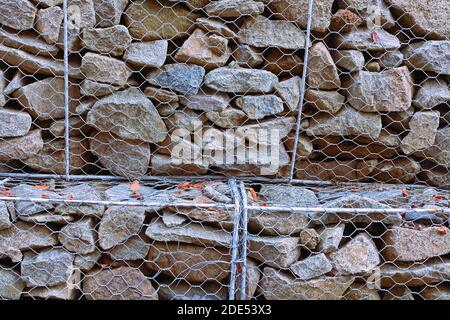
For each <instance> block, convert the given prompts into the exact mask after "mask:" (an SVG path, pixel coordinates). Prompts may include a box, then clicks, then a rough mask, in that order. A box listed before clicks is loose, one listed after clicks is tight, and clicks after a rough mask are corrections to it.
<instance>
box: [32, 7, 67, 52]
mask: <svg viewBox="0 0 450 320" xmlns="http://www.w3.org/2000/svg"><path fill="white" fill-rule="evenodd" d="M63 20H64V12H63V10H62V9H61V8H60V7H57V6H54V7H50V8H44V9H40V10H39V11H38V13H37V16H36V31H37V32H39V34H40V35H41V36H42V38H44V40H45V41H47V43H48V44H56V43H57V42H58V38H59V30H60V28H61V24H62V22H63Z"/></svg>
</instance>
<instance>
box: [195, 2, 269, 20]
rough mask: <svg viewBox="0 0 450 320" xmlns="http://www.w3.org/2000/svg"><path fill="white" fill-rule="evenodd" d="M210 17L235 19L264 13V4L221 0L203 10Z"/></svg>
mask: <svg viewBox="0 0 450 320" xmlns="http://www.w3.org/2000/svg"><path fill="white" fill-rule="evenodd" d="M203 9H204V10H205V11H206V13H207V14H208V16H210V17H222V18H234V17H241V16H247V15H250V16H254V15H258V14H261V13H263V11H264V4H263V3H261V2H257V1H253V0H219V1H213V2H210V3H209V4H207V5H206V6H205V7H204V8H203Z"/></svg>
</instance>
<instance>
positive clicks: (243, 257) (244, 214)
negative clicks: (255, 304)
mask: <svg viewBox="0 0 450 320" xmlns="http://www.w3.org/2000/svg"><path fill="white" fill-rule="evenodd" d="M239 191H240V192H239V194H240V197H241V211H242V216H241V222H240V225H241V232H242V234H241V259H240V260H241V263H242V271H241V295H240V300H247V299H248V298H247V242H248V230H247V225H248V214H247V208H248V202H247V192H246V191H245V183H244V182H243V181H241V182H240V184H239Z"/></svg>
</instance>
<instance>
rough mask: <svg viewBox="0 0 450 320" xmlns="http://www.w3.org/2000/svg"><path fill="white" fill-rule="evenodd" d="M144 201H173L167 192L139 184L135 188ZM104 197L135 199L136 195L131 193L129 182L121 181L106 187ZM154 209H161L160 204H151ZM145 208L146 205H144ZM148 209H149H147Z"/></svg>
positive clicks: (112, 199) (121, 199)
mask: <svg viewBox="0 0 450 320" xmlns="http://www.w3.org/2000/svg"><path fill="white" fill-rule="evenodd" d="M136 191H137V192H138V193H139V194H140V195H141V196H142V197H143V198H144V199H145V200H146V201H148V202H162V203H168V202H171V201H173V200H172V198H171V197H170V195H168V194H167V192H165V191H161V190H157V189H155V188H152V187H148V186H145V185H139V187H138V188H137V190H136ZM105 197H106V199H108V200H111V201H114V202H117V201H119V202H120V201H136V197H135V196H134V195H133V193H132V192H131V190H130V184H129V183H121V184H117V185H115V186H113V187H111V188H108V189H107V190H106V191H105ZM152 208H154V210H161V209H162V207H161V206H157V205H156V206H152ZM146 210H148V209H147V207H146ZM149 211H150V210H149Z"/></svg>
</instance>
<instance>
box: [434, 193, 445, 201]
mask: <svg viewBox="0 0 450 320" xmlns="http://www.w3.org/2000/svg"><path fill="white" fill-rule="evenodd" d="M433 200H444V196H443V195H440V194H435V195H433Z"/></svg>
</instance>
